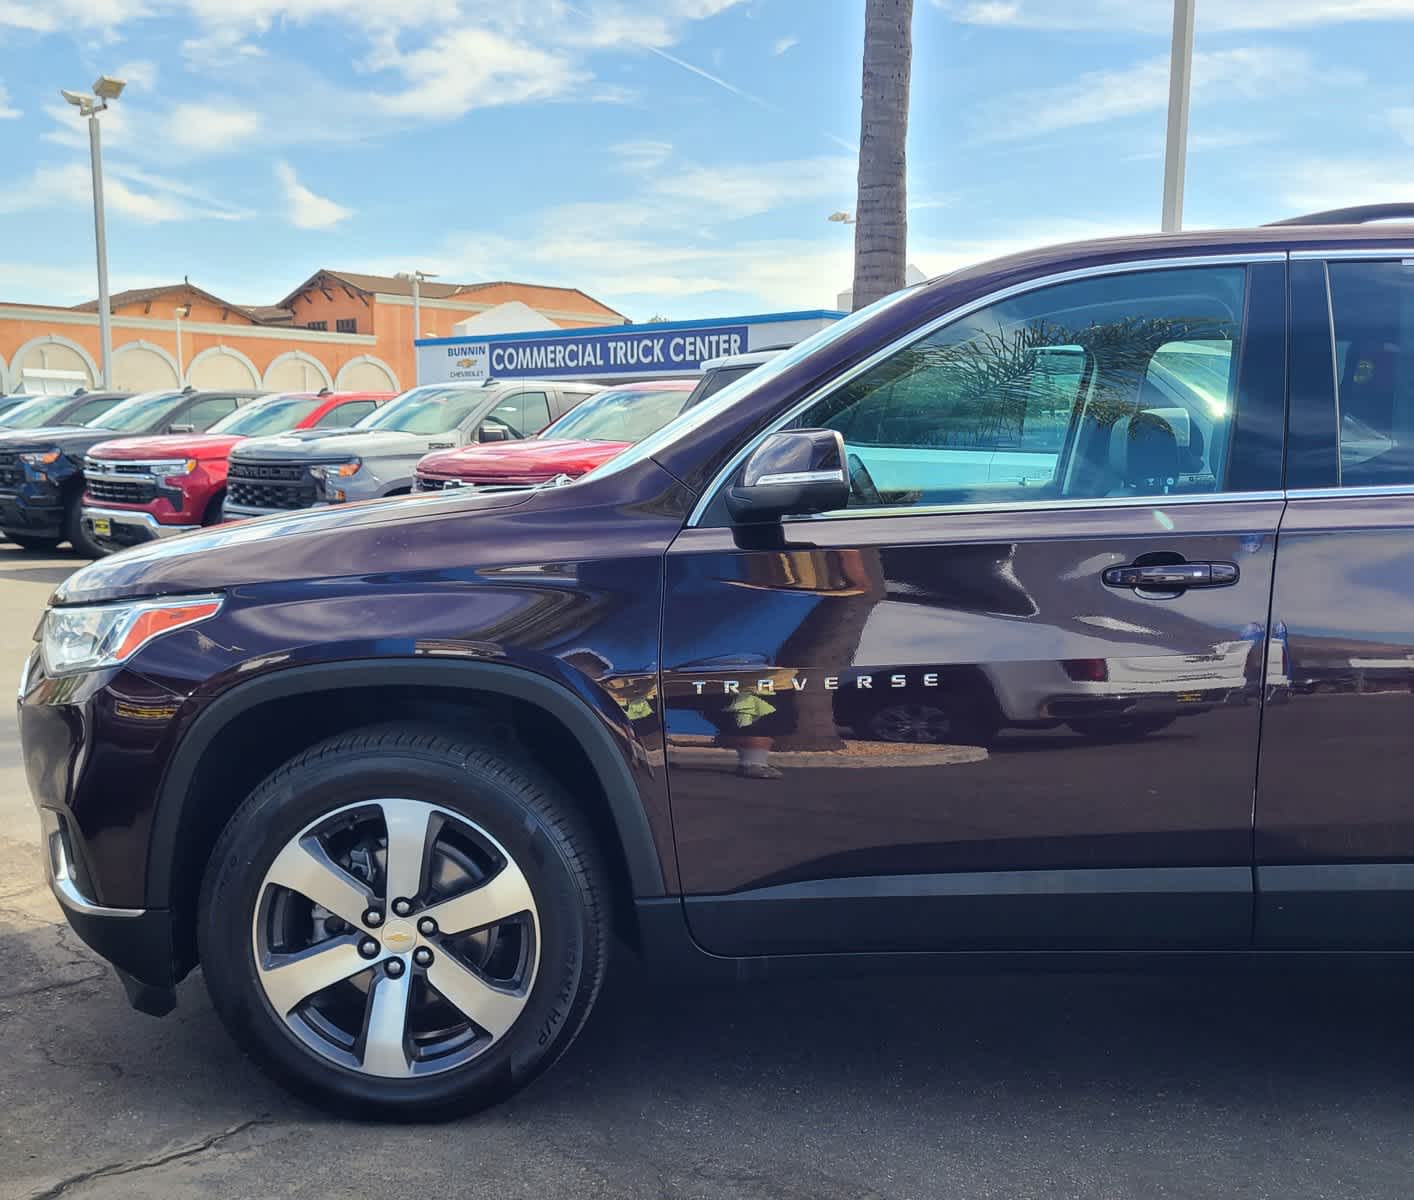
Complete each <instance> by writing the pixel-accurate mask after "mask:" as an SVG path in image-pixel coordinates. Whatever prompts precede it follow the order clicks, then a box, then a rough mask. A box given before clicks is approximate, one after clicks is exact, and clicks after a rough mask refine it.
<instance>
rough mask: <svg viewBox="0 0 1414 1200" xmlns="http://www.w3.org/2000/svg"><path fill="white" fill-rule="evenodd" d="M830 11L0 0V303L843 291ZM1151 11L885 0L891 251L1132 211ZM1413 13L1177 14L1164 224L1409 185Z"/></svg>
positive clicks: (504, 1)
mask: <svg viewBox="0 0 1414 1200" xmlns="http://www.w3.org/2000/svg"><path fill="white" fill-rule="evenodd" d="M863 8H864V4H863V0H0V45H3V46H4V48H5V51H6V53H5V54H4V55H3V57H0V160H2V161H4V162H5V163H6V166H7V170H6V180H5V184H4V186H3V187H0V234H3V236H0V298H3V299H7V300H29V301H37V302H46V303H58V304H67V303H74V302H77V301H79V300H82V299H85V298H88V297H90V296H91V295H92V294H93V288H94V285H93V282H92V279H93V266H92V262H93V259H92V226H91V219H90V215H89V207H88V206H89V184H88V167H87V139H86V134H85V132H84V129H83V125H82V123H81V121H80V120H79V119H78V117H77V115H76V113H75V111H74V110H72V109H70V108H68V107H67V106H66V105H65V104H64V103H63V101H62V100H60V98H59V96H58V93H57V89H58V88H59V87H61V86H64V87H70V88H79V89H82V88H86V87H87V86H88V84H89V83H90V82H91V81H92V80H93V79H94V78H95V77H96V76H97V75H98V74H99V73H101V72H108V73H111V74H120V75H125V76H126V77H127V78H128V79H129V81H130V84H129V89H128V92H127V93H126V94H125V95H124V96H123V98H122V99H121V100H119V101H118V102H117V104H116V105H115V106H114V107H113V109H112V110H111V111H110V112H109V113H108V114H107V115H105V116H104V118H103V121H104V136H105V162H106V165H107V168H108V174H107V180H108V209H109V227H108V232H109V248H110V263H111V272H112V279H113V287H114V288H115V290H116V289H118V288H123V287H135V286H143V285H147V284H151V283H156V282H165V281H170V280H172V279H177V278H180V277H181V276H183V275H190V276H191V278H192V281H193V282H195V283H198V284H200V285H201V286H203V287H205V288H207V289H208V290H210V291H213V292H216V293H217V294H219V295H223V296H226V297H228V298H229V299H232V300H235V301H238V302H244V303H268V302H273V301H274V300H276V299H278V298H279V297H280V296H282V295H283V294H284V293H285V292H286V291H288V290H289V289H290V288H291V287H293V286H294V285H295V284H296V283H298V282H299V281H300V280H302V279H303V278H304V277H305V276H307V275H308V274H309V273H311V272H312V271H313V270H315V269H316V268H319V267H334V268H339V267H342V268H345V269H349V270H371V271H389V272H391V271H396V270H404V269H407V268H409V267H413V266H420V267H423V268H425V269H428V270H435V271H439V272H441V274H442V275H443V277H444V278H448V279H453V280H457V281H461V280H466V281H472V280H478V279H499V278H512V279H524V280H528V281H532V282H543V283H555V284H565V285H571V286H577V287H582V288H583V289H585V290H586V291H588V292H590V293H591V294H593V295H596V296H598V297H600V298H602V299H603V300H605V301H607V302H608V303H610V304H612V305H614V306H615V307H617V308H620V309H622V310H623V311H625V312H627V313H628V314H630V315H632V316H635V317H638V318H644V317H647V316H649V315H650V314H652V313H661V314H664V315H666V316H668V317H671V318H679V319H681V318H690V317H698V316H716V315H723V314H732V313H737V312H747V311H760V310H772V309H783V308H814V307H821V306H826V305H829V304H831V303H832V302H833V298H834V294H835V292H836V291H838V290H839V289H840V288H842V287H845V286H847V284H848V276H849V270H850V250H851V236H852V231H851V229H850V228H849V227H848V226H842V225H836V224H829V223H828V222H827V221H826V219H825V218H826V217H827V216H828V214H829V213H830V212H832V211H834V210H836V209H849V208H852V207H853V203H854V160H853V146H854V142H855V139H856V138H857V135H858V126H859V112H858V94H859V55H860V43H861V39H862V29H863ZM1170 20H1171V17H1170V9H1169V4H1168V0H916V12H915V28H914V72H913V79H914V89H913V105H912V125H911V130H910V138H909V172H910V178H909V196H910V214H909V219H910V258H911V259H912V260H913V261H914V262H916V263H917V264H918V265H919V266H920V267H921V268H922V269H923V270H924V271H925V272H927V273H928V274H937V273H939V272H942V271H944V270H947V269H949V268H951V267H953V266H955V265H958V264H959V263H962V262H967V261H975V260H977V259H979V258H983V257H988V256H990V255H992V254H995V253H1002V252H1005V251H1008V250H1011V249H1016V248H1020V247H1023V246H1027V245H1035V244H1039V243H1043V242H1047V241H1056V240H1060V239H1064V238H1071V237H1085V236H1092V235H1096V234H1101V233H1106V232H1115V231H1138V230H1144V229H1151V228H1153V227H1154V226H1156V225H1157V222H1158V212H1159V199H1160V195H1159V193H1160V182H1161V175H1162V157H1161V155H1162V138H1163V129H1164V120H1165V103H1166V96H1167V54H1168V39H1169V23H1170ZM1411 38H1414V0H1199V4H1198V32H1197V38H1196V61H1195V90H1194V108H1193V116H1192V123H1191V136H1192V143H1191V151H1192V152H1191V158H1190V167H1189V180H1188V203H1187V224H1188V225H1190V226H1203V225H1228V224H1247V223H1255V222H1260V221H1265V220H1270V219H1273V218H1276V217H1279V216H1283V215H1290V214H1292V213H1296V212H1300V211H1304V210H1309V209H1313V208H1321V207H1328V206H1331V205H1335V204H1342V203H1356V202H1364V201H1373V200H1381V199H1410V200H1414V163H1411V156H1414V76H1411V73H1410V71H1409V67H1408V47H1409V45H1410V44H1411Z"/></svg>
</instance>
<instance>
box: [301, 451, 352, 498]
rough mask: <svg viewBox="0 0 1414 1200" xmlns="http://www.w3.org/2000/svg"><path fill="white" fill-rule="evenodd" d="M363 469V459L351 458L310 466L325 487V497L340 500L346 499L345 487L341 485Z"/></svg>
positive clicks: (310, 470) (311, 472)
mask: <svg viewBox="0 0 1414 1200" xmlns="http://www.w3.org/2000/svg"><path fill="white" fill-rule="evenodd" d="M362 469H363V459H361V458H351V459H349V461H348V462H341V463H323V464H322V465H320V466H317V467H310V469H309V473H310V474H311V475H313V476H314V478H315V479H316V480H318V481H319V483H320V485H321V486H322V487H323V489H324V499H326V500H334V501H340V500H344V499H346V497H345V495H344V489H343V488H341V487H340V486H339V484H341V483H342V482H343V481H344V480H345V479H349V478H351V477H352V476H354V475H357V474H358V473H359V471H361V470H362Z"/></svg>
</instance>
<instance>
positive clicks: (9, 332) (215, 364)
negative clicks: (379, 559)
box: [0, 270, 627, 392]
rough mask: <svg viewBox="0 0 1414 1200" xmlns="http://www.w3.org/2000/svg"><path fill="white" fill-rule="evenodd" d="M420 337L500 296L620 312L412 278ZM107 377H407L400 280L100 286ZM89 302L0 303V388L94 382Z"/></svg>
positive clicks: (158, 380) (549, 316)
mask: <svg viewBox="0 0 1414 1200" xmlns="http://www.w3.org/2000/svg"><path fill="white" fill-rule="evenodd" d="M420 290H421V296H420V315H421V323H422V328H421V330H420V331H419V334H420V336H424V337H446V336H450V335H451V334H452V333H453V332H454V330H453V326H454V325H456V324H457V323H458V322H460V321H465V320H466V319H467V318H469V317H475V316H477V315H479V314H481V313H485V312H487V311H489V310H491V309H494V308H496V307H497V306H499V305H502V304H505V303H507V302H508V301H519V302H520V303H521V304H524V305H526V306H528V307H529V308H531V309H534V310H535V313H536V314H537V315H538V317H539V318H540V319H541V320H542V321H544V322H546V323H552V324H554V325H559V326H562V327H564V328H567V329H573V328H580V327H584V326H594V325H610V324H616V323H620V322H625V321H626V320H627V318H626V317H624V316H623V314H622V313H618V312H615V311H614V310H613V309H612V308H609V307H608V306H607V305H605V304H601V303H600V302H599V301H597V300H595V299H594V298H593V297H592V296H588V295H586V294H585V293H584V292H581V291H579V290H578V289H577V288H561V287H546V286H543V285H539V284H526V283H510V282H496V283H471V284H454V283H441V282H440V281H436V280H425V281H423V283H422V285H421V289H420ZM111 308H112V313H113V319H112V325H113V385H114V386H115V387H117V388H121V389H123V390H126V391H148V390H154V389H158V388H167V387H176V386H179V385H180V384H187V383H189V384H191V385H193V386H195V387H240V388H268V389H270V390H271V391H305V390H317V389H318V388H321V387H334V388H339V389H348V390H360V391H399V390H401V389H403V388H406V387H410V386H412V384H413V383H414V382H415V380H414V374H415V369H414V365H413V364H414V353H413V336H414V333H413V298H412V290H411V283H410V281H408V280H403V279H398V278H395V277H393V276H387V275H368V274H363V273H360V272H354V271H334V270H321V271H317V272H315V274H313V275H312V276H310V277H309V278H308V279H307V280H305V281H304V282H303V283H302V284H300V286H299V287H297V288H295V289H294V291H292V292H290V293H289V294H288V295H287V296H285V297H284V298H283V299H282V300H280V301H279V303H277V304H271V305H241V304H233V303H231V302H230V301H227V300H223V299H221V298H220V297H219V296H213V295H212V294H211V293H210V292H207V291H203V290H202V289H201V288H199V287H197V286H195V285H194V284H192V283H190V282H187V281H183V282H181V283H175V284H169V285H166V286H163V287H151V288H137V289H133V290H131V291H125V292H118V293H116V294H114V295H113V296H112V297H111ZM99 359H100V351H99V333H98V304H97V302H96V301H90V302H89V303H87V304H80V305H77V306H75V307H73V308H61V307H55V306H52V305H37V304H20V303H4V302H0V392H5V391H24V390H43V389H44V388H46V387H47V390H56V389H57V388H58V387H59V386H64V385H67V384H73V385H74V386H82V387H90V388H91V387H93V386H95V385H96V384H97V383H98V382H99V380H100V379H101V378H102V372H101V368H100V364H99Z"/></svg>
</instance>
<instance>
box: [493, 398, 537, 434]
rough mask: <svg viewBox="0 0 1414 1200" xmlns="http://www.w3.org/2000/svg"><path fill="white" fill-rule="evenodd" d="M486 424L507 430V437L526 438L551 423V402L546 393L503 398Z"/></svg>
mask: <svg viewBox="0 0 1414 1200" xmlns="http://www.w3.org/2000/svg"><path fill="white" fill-rule="evenodd" d="M486 423H487V424H488V425H492V426H499V427H501V428H503V429H505V430H507V434H506V436H507V437H510V438H524V437H529V436H530V435H531V434H533V433H539V432H540V430H542V429H544V428H545V426H546V425H548V424H549V423H550V401H549V398H548V397H547V396H546V395H545V393H544V392H516V393H514V394H512V395H509V396H505V397H503V398H502V400H501V401H500V403H498V404H497V405H496V407H495V408H493V409H492V410H491V411H490V412H489V413H487V414H486Z"/></svg>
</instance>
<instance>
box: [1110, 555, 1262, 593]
mask: <svg viewBox="0 0 1414 1200" xmlns="http://www.w3.org/2000/svg"><path fill="white" fill-rule="evenodd" d="M1100 578H1101V579H1103V580H1104V581H1105V584H1106V586H1108V587H1127V588H1136V589H1138V590H1140V591H1156V592H1160V591H1182V590H1184V589H1185V588H1193V587H1229V586H1231V585H1232V584H1234V583H1236V582H1237V564H1236V563H1229V562H1180V563H1151V564H1148V565H1146V566H1138V565H1134V566H1128V567H1106V568H1105V570H1104V571H1103V572H1102V573H1101V575H1100Z"/></svg>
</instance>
